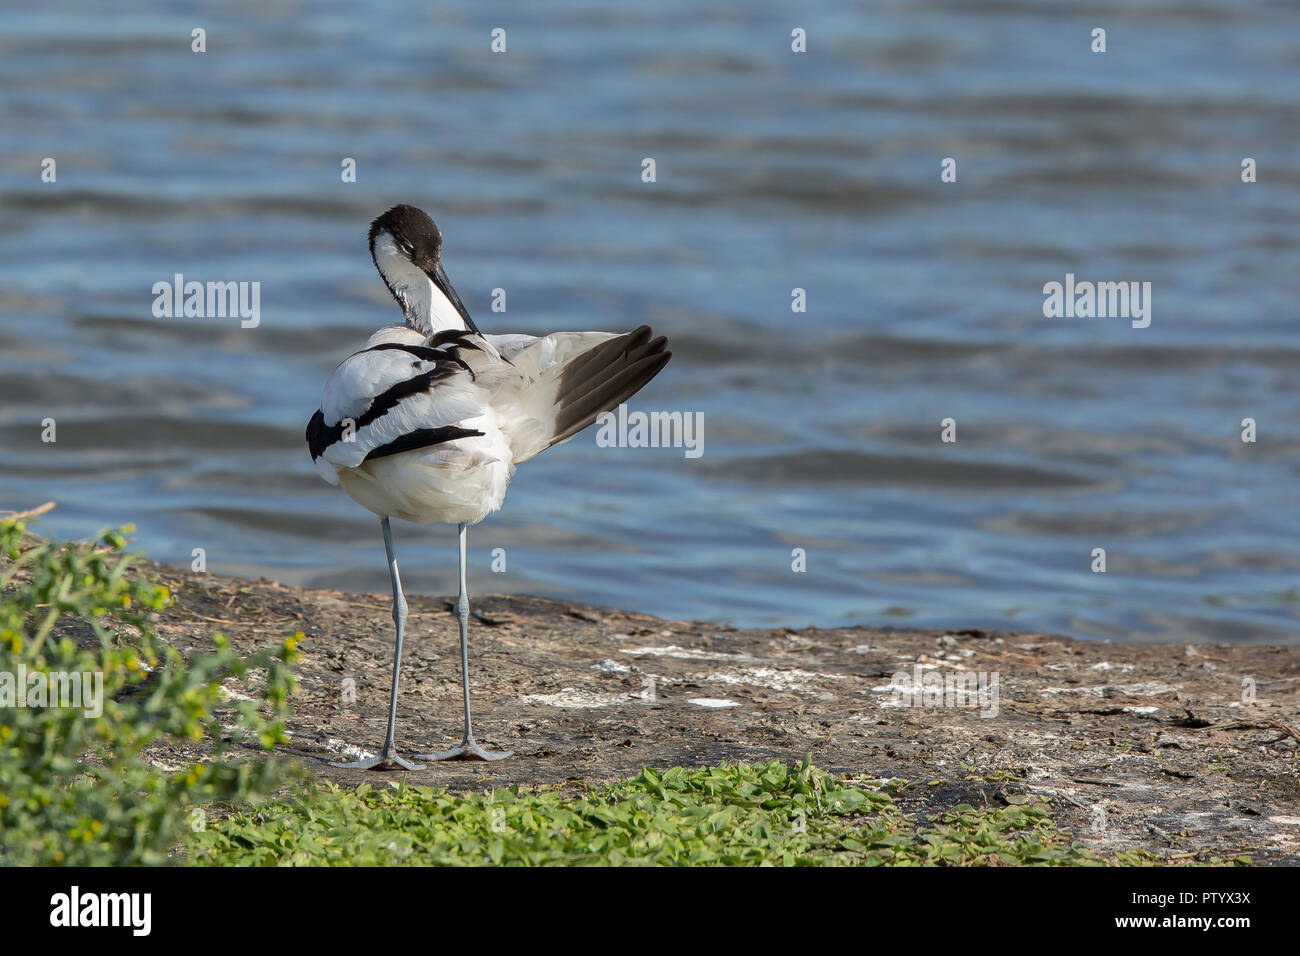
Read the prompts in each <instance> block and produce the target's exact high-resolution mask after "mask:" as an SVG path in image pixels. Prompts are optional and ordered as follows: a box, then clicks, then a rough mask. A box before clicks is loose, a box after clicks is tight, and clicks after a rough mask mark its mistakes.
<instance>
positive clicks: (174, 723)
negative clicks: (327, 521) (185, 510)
mask: <svg viewBox="0 0 1300 956" xmlns="http://www.w3.org/2000/svg"><path fill="white" fill-rule="evenodd" d="M23 530H24V525H23V521H22V520H21V518H20V517H19V518H5V519H0V865H27V866H30V865H33V864H36V865H50V864H55V865H57V864H62V865H78V866H106V865H117V866H120V865H134V864H157V863H165V862H167V861H168V860H169V859H170V854H171V853H172V851H173V850H174V849H175V848H176V847H177V845H178V844H179V843H180V842H181V840H182V838H183V835H184V834H185V833H187V832H189V831H190V830H191V829H192V828H193V827H195V826H201V825H202V823H203V821H204V820H205V818H206V816H205V812H204V811H203V809H202V808H203V807H204V806H205V805H207V804H209V803H212V802H214V801H215V802H223V803H230V804H245V803H248V802H250V801H253V800H256V799H259V798H263V797H265V796H267V795H269V794H270V793H272V792H274V791H275V790H276V789H277V788H278V787H279V786H280V785H281V784H282V783H283V782H284V781H285V780H286V779H287V778H288V777H289V775H290V774H289V772H288V769H287V768H285V767H283V766H282V765H281V763H279V762H277V761H276V760H274V759H248V758H249V757H250V756H256V755H257V754H261V753H265V752H266V751H269V750H270V749H271V748H272V747H273V746H274V745H275V744H277V743H279V742H281V741H282V740H284V739H285V738H284V727H283V720H284V716H285V714H286V713H287V707H288V697H289V694H290V693H291V691H292V690H293V686H294V680H293V676H292V673H291V664H292V663H293V661H294V660H295V659H296V657H297V652H296V651H295V650H294V646H295V644H296V642H297V640H298V639H299V638H300V637H301V635H296V636H294V637H289V638H286V639H285V640H284V641H282V642H281V643H280V644H279V645H278V646H274V647H269V648H266V649H264V650H263V651H260V652H258V653H257V654H254V655H252V656H249V657H239V656H238V655H236V654H235V653H234V652H233V651H232V650H231V648H230V645H229V642H228V641H226V640H225V639H224V638H222V637H221V636H220V635H214V636H213V650H212V651H211V652H210V653H206V654H196V655H192V656H191V657H190V658H189V659H186V658H184V657H182V656H181V654H179V653H178V652H177V651H176V650H174V649H172V648H170V647H167V646H166V645H165V644H163V643H162V641H161V640H159V638H158V637H157V635H156V634H155V633H154V629H153V625H152V618H153V615H154V612H156V611H158V610H160V609H161V608H163V607H164V606H166V605H167V603H168V601H169V600H170V596H169V594H168V592H167V589H166V588H165V587H162V586H159V585H156V584H153V583H151V582H150V581H149V580H148V579H147V577H146V576H145V575H142V574H138V573H136V571H135V569H134V568H133V566H132V565H133V561H134V559H133V558H132V557H131V556H130V555H128V554H126V553H124V552H123V547H124V546H125V544H126V538H125V533H126V532H127V531H129V530H130V529H129V528H124V529H119V530H117V531H108V532H105V533H104V534H103V535H102V537H101V538H100V539H99V540H98V541H97V542H94V543H80V544H75V543H74V544H57V543H53V542H48V541H41V540H39V539H34V538H31V537H28V536H26V535H24V533H23ZM224 684H231V685H234V686H238V687H242V688H243V689H244V691H245V693H243V694H242V695H241V696H242V697H244V698H245V699H243V700H238V701H232V700H229V699H228V698H229V697H230V696H231V695H230V694H229V693H228V692H227V691H226V690H224V689H223V685H224ZM51 688H53V690H51ZM177 742H182V743H192V744H202V745H203V746H204V747H206V748H207V752H208V753H209V754H210V756H209V757H208V758H207V759H197V760H194V761H189V762H186V763H185V764H184V765H183V766H181V767H179V768H176V767H168V768H162V767H159V766H158V765H157V764H155V763H154V762H153V761H151V760H150V759H149V757H148V749H149V748H150V747H151V746H152V745H154V744H161V743H168V744H175V743H177ZM227 758H230V759H227Z"/></svg>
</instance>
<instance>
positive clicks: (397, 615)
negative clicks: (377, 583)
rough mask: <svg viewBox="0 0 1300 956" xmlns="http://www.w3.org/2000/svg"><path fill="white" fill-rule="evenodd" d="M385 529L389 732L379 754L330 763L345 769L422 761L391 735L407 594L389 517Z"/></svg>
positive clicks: (410, 766) (411, 765) (414, 767)
mask: <svg viewBox="0 0 1300 956" xmlns="http://www.w3.org/2000/svg"><path fill="white" fill-rule="evenodd" d="M379 524H380V527H382V528H383V529H384V550H385V551H387V552H388V577H389V578H390V579H391V580H392V583H393V623H394V624H395V625H397V643H396V646H395V647H394V649H393V687H392V690H391V692H390V693H389V696H388V735H387V736H386V737H385V738H384V749H383V750H381V751H380V752H379V756H378V757H367V758H366V759H365V760H357V761H355V762H353V763H332V764H330V766H332V767H342V768H344V769H347V770H423V769H424V764H419V763H411V762H410V761H409V760H404V759H402V758H401V757H400V756H398V754H397V747H396V745H395V744H394V743H393V735H394V733H395V732H396V730H397V675H398V672H399V671H400V670H401V668H402V635H403V633H404V632H405V630H406V595H404V594H403V593H402V579H401V577H400V576H399V575H398V573H397V555H395V554H394V553H393V530H392V528H390V527H389V525H388V518H386V517H385V518H384V519H383V521H381V522H380V523H379Z"/></svg>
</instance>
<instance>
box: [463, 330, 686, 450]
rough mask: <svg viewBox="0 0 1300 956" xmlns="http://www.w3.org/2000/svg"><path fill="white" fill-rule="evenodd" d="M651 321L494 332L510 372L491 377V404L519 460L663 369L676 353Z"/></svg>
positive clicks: (566, 435)
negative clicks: (617, 329)
mask: <svg viewBox="0 0 1300 956" xmlns="http://www.w3.org/2000/svg"><path fill="white" fill-rule="evenodd" d="M652 335H653V334H652V332H651V331H650V327H649V326H648V325H643V326H641V327H640V328H638V329H635V330H634V331H632V332H628V333H625V334H619V333H614V332H554V333H552V334H550V335H545V336H542V337H541V338H534V337H532V336H527V335H488V336H484V337H483V338H484V339H485V340H486V341H487V342H488V344H489V345H491V346H493V347H494V348H495V350H496V351H497V354H498V355H500V356H501V358H502V360H503V361H504V362H508V363H509V365H510V372H509V373H506V374H502V375H500V376H499V377H497V378H495V379H494V380H493V383H492V386H491V387H492V405H493V407H494V408H495V409H496V411H497V421H498V423H499V425H500V428H501V431H502V433H504V434H505V436H506V440H507V441H508V442H509V443H510V449H511V452H512V453H513V455H514V461H515V463H516V464H518V463H519V462H522V461H527V460H528V459H529V458H532V457H533V456H534V455H536V454H537V453H538V452H540V451H544V450H545V449H547V448H550V447H551V446H552V445H558V444H559V443H560V442H563V441H568V440H569V439H570V438H572V437H573V436H574V435H576V434H577V433H578V432H580V431H582V429H584V428H586V427H587V426H588V425H590V424H591V423H592V422H594V421H595V420H596V417H597V416H598V415H600V413H601V412H605V411H609V410H610V409H613V408H616V407H617V406H618V404H619V403H620V402H623V401H626V400H627V399H628V398H630V397H631V396H632V395H634V394H635V393H636V392H638V391H639V390H640V389H641V387H642V386H643V385H645V383H646V382H648V381H650V379H652V378H654V377H655V376H656V375H658V374H659V371H660V370H661V369H662V368H663V367H664V366H665V365H666V364H667V363H668V360H669V359H670V358H671V357H672V353H671V352H669V351H667V349H666V346H667V343H668V340H667V339H666V338H664V337H663V336H659V337H658V338H653V337H652Z"/></svg>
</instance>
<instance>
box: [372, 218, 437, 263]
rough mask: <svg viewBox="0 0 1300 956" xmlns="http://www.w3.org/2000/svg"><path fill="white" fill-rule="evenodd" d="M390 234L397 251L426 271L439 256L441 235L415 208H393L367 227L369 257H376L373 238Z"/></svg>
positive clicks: (430, 220) (428, 219) (432, 222)
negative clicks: (368, 231) (368, 229)
mask: <svg viewBox="0 0 1300 956" xmlns="http://www.w3.org/2000/svg"><path fill="white" fill-rule="evenodd" d="M384 232H386V233H389V234H390V235H391V236H392V237H393V242H394V243H395V244H396V245H397V248H398V249H399V250H401V251H402V252H404V253H406V255H408V256H409V257H410V259H411V261H412V262H413V263H415V265H416V266H418V267H419V268H421V269H424V270H426V271H427V270H429V269H432V268H433V267H434V266H436V265H437V264H438V261H439V259H440V257H441V255H442V233H441V232H439V231H438V226H437V224H436V223H434V221H433V220H432V219H430V218H429V214H428V213H426V212H425V211H424V210H423V209H416V208H415V207H414V206H408V205H405V204H403V205H400V206H394V207H393V208H392V209H390V210H388V212H386V213H384V214H383V215H382V216H379V217H378V218H376V219H375V221H374V222H372V223H371V224H370V254H371V255H372V256H373V255H374V253H375V237H376V236H378V235H379V234H380V233H384Z"/></svg>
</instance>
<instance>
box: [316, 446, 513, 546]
mask: <svg viewBox="0 0 1300 956" xmlns="http://www.w3.org/2000/svg"><path fill="white" fill-rule="evenodd" d="M464 425H465V427H467V428H473V427H475V425H474V423H473V422H465V423H464ZM484 430H485V431H487V434H486V435H485V436H484V437H482V438H461V439H458V440H457V441H455V442H449V443H448V444H445V445H433V446H431V447H429V448H417V449H415V450H414V451H407V452H402V453H401V454H398V455H388V456H387V457H384V458H373V459H371V460H370V461H366V462H362V463H361V465H359V466H358V467H356V468H340V469H339V470H338V475H339V484H340V485H341V486H342V488H343V490H344V491H346V492H347V493H348V496H349V497H351V498H352V500H353V501H355V502H356V503H357V504H359V505H361V507H363V508H366V509H368V510H370V511H373V512H374V513H375V514H377V515H380V516H381V517H383V516H390V517H393V518H401V519H403V520H404V521H414V522H417V523H420V524H428V523H430V522H445V523H448V524H461V523H464V524H476V523H477V522H479V521H482V520H483V519H484V518H486V517H487V516H488V515H490V514H491V513H492V512H494V511H496V510H497V509H498V508H500V507H501V503H502V502H503V501H505V497H506V486H507V485H509V484H510V475H511V473H512V472H513V471H514V465H513V464H511V455H510V448H509V446H508V445H507V444H506V441H505V438H504V437H502V435H501V433H500V432H499V431H497V430H496V429H495V428H488V429H484Z"/></svg>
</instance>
